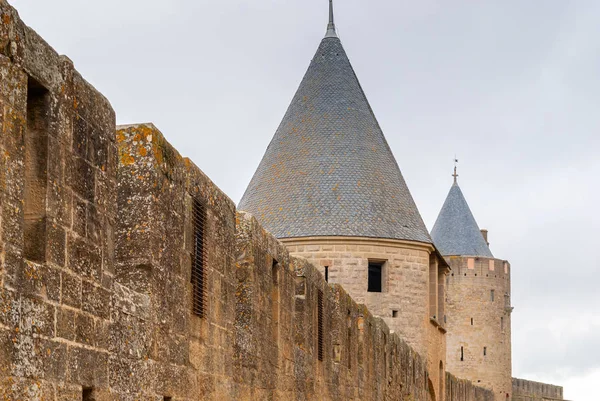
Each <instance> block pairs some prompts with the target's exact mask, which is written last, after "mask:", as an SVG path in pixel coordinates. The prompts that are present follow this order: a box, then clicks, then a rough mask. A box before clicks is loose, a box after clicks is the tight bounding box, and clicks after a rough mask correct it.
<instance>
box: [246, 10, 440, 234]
mask: <svg viewBox="0 0 600 401" xmlns="http://www.w3.org/2000/svg"><path fill="white" fill-rule="evenodd" d="M239 208H240V209H241V210H245V211H247V212H250V213H252V214H253V215H254V216H255V217H256V218H257V219H258V220H259V221H260V222H261V223H262V225H263V226H264V227H265V228H266V229H267V230H269V231H270V232H271V233H272V234H274V235H275V236H276V237H278V238H298V237H311V236H353V237H374V238H390V239H401V240H412V241H419V242H426V243H431V242H432V241H431V237H430V236H429V233H428V232H427V229H426V227H425V224H424V223H423V220H422V218H421V215H420V214H419V211H418V210H417V207H416V205H415V202H414V200H413V198H412V196H411V194H410V192H409V190H408V188H407V186H406V183H405V181H404V178H403V177H402V174H401V173H400V169H399V168H398V164H397V163H396V160H395V159H394V156H393V154H392V152H391V150H390V147H389V146H388V143H387V141H386V139H385V137H384V135H383V132H382V131H381V128H380V127H379V124H378V122H377V120H376V118H375V115H374V114H373V111H372V110H371V106H370V105H369V102H368V101H367V98H366V96H365V93H364V92H363V90H362V88H361V85H360V83H359V82H358V79H357V77H356V75H355V73H354V70H353V68H352V65H351V64H350V61H349V60H348V57H347V55H346V52H345V51H344V48H343V47H342V43H341V42H340V39H339V38H338V36H337V33H336V31H335V25H334V22H333V6H332V4H331V1H330V18H329V25H328V29H327V33H326V36H325V38H324V39H323V40H322V41H321V44H320V46H319V48H318V50H317V53H316V54H315V56H314V58H313V59H312V62H311V63H310V66H309V68H308V71H307V72H306V75H305V76H304V79H303V80H302V83H301V84H300V87H299V88H298V91H297V92H296V95H295V96H294V98H293V100H292V103H291V105H290V106H289V108H288V110H287V112H286V114H285V117H284V118H283V121H282V122H281V125H280V126H279V128H278V129H277V132H276V133H275V136H274V137H273V139H272V141H271V143H270V144H269V147H268V148H267V151H266V153H265V155H264V157H263V159H262V161H261V163H260V165H259V167H258V169H257V170H256V173H255V174H254V177H253V178H252V181H251V182H250V185H249V186H248V188H247V189H246V193H245V194H244V196H243V197H242V200H241V202H240V205H239Z"/></svg>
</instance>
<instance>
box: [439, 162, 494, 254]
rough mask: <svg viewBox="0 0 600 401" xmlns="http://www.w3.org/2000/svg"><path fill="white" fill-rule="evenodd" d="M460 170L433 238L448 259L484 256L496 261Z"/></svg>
mask: <svg viewBox="0 0 600 401" xmlns="http://www.w3.org/2000/svg"><path fill="white" fill-rule="evenodd" d="M457 177H458V176H457V174H456V168H455V170H454V184H453V185H452V188H450V192H449V193H448V197H447V198H446V201H445V202H444V206H442V210H441V211H440V215H439V216H438V218H437V220H436V222H435V225H434V226H433V230H431V237H432V238H433V242H434V243H435V246H436V247H437V248H438V249H439V251H440V253H441V254H442V255H444V256H451V255H461V256H481V257H486V258H493V257H494V256H493V255H492V252H491V251H490V248H489V246H488V244H487V242H486V240H485V238H484V237H483V234H482V233H481V231H480V230H479V226H478V225H477V222H476V221H475V217H473V213H471V209H470V208H469V205H468V204H467V200H466V199H465V197H464V195H463V193H462V191H461V190H460V187H459V186H458V182H457V179H456V178H457Z"/></svg>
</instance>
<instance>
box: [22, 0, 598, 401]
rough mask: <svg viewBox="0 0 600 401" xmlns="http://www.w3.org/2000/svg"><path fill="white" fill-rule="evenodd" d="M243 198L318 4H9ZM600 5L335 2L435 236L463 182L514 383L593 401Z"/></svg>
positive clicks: (287, 94)
mask: <svg viewBox="0 0 600 401" xmlns="http://www.w3.org/2000/svg"><path fill="white" fill-rule="evenodd" d="M11 4H12V5H13V6H15V7H16V8H17V9H18V10H19V11H20V14H21V16H22V18H23V19H24V20H25V22H26V23H27V24H29V25H30V26H32V27H33V28H34V29H36V30H37V31H38V32H39V33H40V34H41V35H42V36H43V37H44V38H45V39H46V40H47V41H48V42H49V43H50V44H51V45H52V46H54V47H55V48H56V49H57V51H59V52H60V53H63V54H67V55H68V56H69V57H70V58H71V59H72V60H73V61H74V62H75V66H76V68H77V69H78V70H79V71H80V72H81V73H82V74H83V75H84V76H85V77H86V79H88V80H89V81H90V82H91V83H92V84H94V85H95V86H96V87H97V88H98V89H99V90H100V91H101V92H103V93H104V94H105V95H106V96H107V97H108V99H109V100H110V101H111V102H112V105H113V106H114V108H115V110H116V111H117V116H118V122H119V123H134V122H146V121H152V122H154V123H155V124H156V125H157V126H158V127H159V128H160V129H161V130H162V131H163V133H164V134H165V136H166V137H167V139H168V140H169V141H170V142H171V143H173V145H175V146H176V147H177V148H178V149H179V150H180V151H181V153H182V154H185V155H187V156H189V157H191V158H192V159H193V160H194V161H195V162H196V164H197V165H198V166H199V167H200V168H202V169H203V170H204V172H205V173H207V174H208V175H209V176H210V177H211V178H212V179H213V181H214V182H215V183H216V184H217V185H219V187H221V189H223V190H224V191H225V192H226V193H227V194H228V195H229V196H230V197H231V198H232V199H233V200H234V201H236V202H237V201H238V200H239V199H240V197H241V195H242V193H243V191H244V189H245V187H246V185H247V184H248V182H249V181H250V178H251V176H252V174H253V173H254V170H255V169H256V167H257V166H258V163H259V161H260V158H261V157H262V155H263V153H264V150H265V149H266V147H267V145H268V143H269V141H270V139H271V137H272V135H273V134H274V133H275V130H276V128H277V126H278V124H279V122H280V120H281V118H282V117H283V114H284V112H285V110H286V108H287V106H288V105H289V102H290V100H291V98H292V96H293V95H294V92H295V90H296V88H297V86H298V84H299V83H300V80H301V79H302V76H303V75H304V73H305V71H306V68H307V67H308V64H309V62H310V59H311V58H312V56H313V54H314V52H315V51H316V49H317V46H318V44H319V41H320V40H321V38H322V37H323V35H324V33H325V28H326V22H327V21H326V17H327V1H325V0H285V1H284V0H262V1H256V0H254V1H250V0H246V1H243V0H229V1H214V0H211V1H208V0H168V1H165V0H162V1H156V0H103V1H101V2H92V1H81V0H52V1H47V0H12V1H11ZM599 19H600V2H598V1H596V0H571V1H564V0H529V1H523V0H503V1H499V0H496V1H485V0H480V1H477V2H474V1H468V0H455V1H452V2H450V1H442V0H421V1H418V2H417V1H409V0H380V1H365V0H362V1H359V0H337V4H336V23H337V27H338V31H339V34H340V37H341V39H342V41H343V43H344V47H345V48H346V51H347V53H348V55H349V57H350V60H351V62H352V63H353V65H354V68H355V70H356V72H357V75H358V77H359V79H360V81H361V83H362V86H363V88H364V89H365V92H366V94H367V96H368V98H369V100H370V102H371V105H372V107H373V109H374V111H375V114H376V116H377V117H378V119H379V122H380V124H381V126H382V128H383V130H384V133H385V134H386V137H387V139H388V141H389V143H390V146H391V148H392V150H393V152H394V154H395V156H396V158H397V160H398V163H399V165H400V168H401V169H402V172H403V174H404V177H405V179H406V181H407V183H408V185H409V188H410V189H411V192H412V194H413V196H414V198H415V200H416V202H417V205H418V206H419V210H420V211H421V214H422V215H423V218H424V219H425V222H426V224H427V225H428V227H429V228H431V227H432V226H433V223H434V221H435V218H436V217H437V213H438V212H439V209H440V208H441V206H442V203H443V201H444V199H445V197H446V194H447V191H448V190H449V188H450V185H451V183H452V178H451V176H450V175H451V173H452V160H453V157H454V154H456V155H457V156H458V158H459V159H460V167H459V174H460V178H459V180H460V184H461V187H462V189H463V192H464V193H465V196H466V197H467V200H468V202H469V203H470V206H471V209H472V210H473V213H474V215H475V217H476V219H477V221H478V223H479V225H480V227H482V228H487V229H489V230H490V242H491V248H492V252H494V254H495V256H496V257H499V258H503V259H508V260H509V261H510V262H511V263H512V266H513V276H512V278H513V304H514V306H515V311H514V313H513V361H514V375H515V376H518V377H523V378H527V379H534V380H540V381H547V382H552V383H556V384H560V385H564V386H565V396H566V397H567V398H569V399H573V400H575V401H597V399H598V396H597V391H596V390H595V387H596V383H598V382H600V337H599V336H598V332H599V331H600V298H599V296H598V290H597V288H598V284H597V282H596V281H597V280H598V273H599V267H598V265H599V262H600V258H599V257H598V254H599V248H600V247H599V245H600V244H599V242H600V241H599V234H598V233H599V232H600V217H599V213H598V205H600V189H598V181H599V177H600V159H599V156H598V154H599V151H600V135H599V128H600V113H598V112H597V107H598V104H599V103H600V79H599V78H598V71H600V24H598V20H599Z"/></svg>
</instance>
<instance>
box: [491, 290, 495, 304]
mask: <svg viewBox="0 0 600 401" xmlns="http://www.w3.org/2000/svg"><path fill="white" fill-rule="evenodd" d="M495 295H496V294H495V291H494V290H491V291H490V298H491V300H492V302H494V296H495Z"/></svg>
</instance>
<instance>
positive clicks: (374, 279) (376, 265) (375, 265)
mask: <svg viewBox="0 0 600 401" xmlns="http://www.w3.org/2000/svg"><path fill="white" fill-rule="evenodd" d="M383 264H384V262H372V261H369V285H368V290H367V291H368V292H382V291H383Z"/></svg>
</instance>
